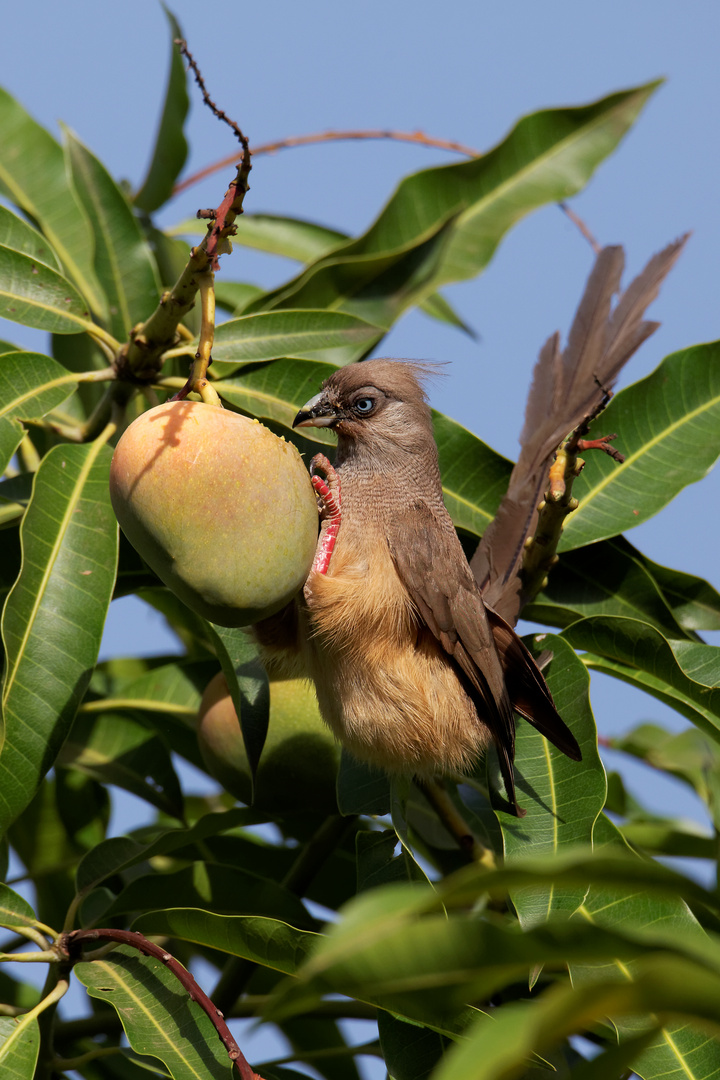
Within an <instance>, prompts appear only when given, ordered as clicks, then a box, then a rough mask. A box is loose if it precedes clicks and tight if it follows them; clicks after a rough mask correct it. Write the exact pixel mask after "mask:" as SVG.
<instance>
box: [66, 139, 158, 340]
mask: <svg viewBox="0 0 720 1080" xmlns="http://www.w3.org/2000/svg"><path fill="white" fill-rule="evenodd" d="M66 147H67V156H68V161H69V164H70V169H71V172H72V177H73V181H74V183H75V187H76V189H77V192H78V195H79V196H80V198H81V199H82V201H83V205H84V207H85V210H86V212H87V214H88V217H89V218H90V221H91V223H92V226H93V231H94V234H95V264H94V265H95V272H96V274H97V276H98V280H99V281H100V284H101V285H102V287H103V290H104V292H105V295H106V297H107V301H108V313H109V329H110V331H111V333H112V334H113V335H114V336H115V337H116V338H117V340H118V341H126V340H127V339H128V337H129V335H130V331H131V330H132V328H133V326H134V325H135V323H138V322H141V321H142V320H143V319H146V318H147V317H148V316H149V315H150V314H151V312H152V311H153V308H154V307H155V306H156V305H157V302H158V299H159V296H160V281H159V278H158V274H157V270H156V267H155V263H154V260H153V258H152V255H151V252H150V248H149V246H148V244H147V243H146V241H145V240H144V238H143V236H142V233H141V231H140V226H139V225H138V223H137V220H136V218H135V217H134V215H133V212H132V210H131V209H130V206H129V205H128V202H127V199H126V198H125V196H124V195H123V193H122V191H121V190H120V188H119V187H118V186H117V184H116V183H115V181H114V180H113V179H112V177H111V176H110V174H109V173H108V172H107V170H106V169H105V167H104V166H103V165H102V164H101V163H100V162H99V161H98V159H97V158H96V157H95V156H94V154H92V153H91V152H90V151H89V150H88V149H87V147H85V146H83V144H82V143H81V142H80V140H79V139H78V138H77V136H76V135H74V134H73V133H72V132H71V131H67V132H66Z"/></svg>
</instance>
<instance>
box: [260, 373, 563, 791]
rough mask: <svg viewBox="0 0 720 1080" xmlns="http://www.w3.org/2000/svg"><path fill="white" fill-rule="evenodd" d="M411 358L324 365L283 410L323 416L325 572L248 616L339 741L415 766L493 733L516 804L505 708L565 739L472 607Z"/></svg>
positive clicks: (446, 760)
mask: <svg viewBox="0 0 720 1080" xmlns="http://www.w3.org/2000/svg"><path fill="white" fill-rule="evenodd" d="M424 374H426V369H424V368H423V366H422V365H419V364H413V363H410V362H406V361H392V360H372V361H366V362H363V363H361V364H354V365H351V366H348V367H345V368H342V369H340V370H338V371H337V372H335V373H334V374H333V375H332V376H331V377H330V378H329V379H328V380H327V381H326V382H325V383H324V384H323V387H322V389H321V392H320V394H318V395H317V396H316V397H315V398H313V399H312V401H310V402H308V404H307V406H305V408H304V409H303V410H301V412H300V413H298V416H297V418H296V424H297V425H309V424H314V425H320V426H329V427H332V428H333V429H334V430H335V432H336V433H337V436H338V449H337V455H336V461H335V468H336V470H337V474H338V477H339V479H340V487H341V512H342V521H341V525H340V530H339V535H338V538H337V543H336V546H335V549H334V551H333V554H332V557H331V560H330V566H329V569H328V572H327V574H319V573H316V572H312V573H311V574H310V576H309V578H308V581H307V584H306V587H305V593H304V602H303V603H300V604H299V605H298V606H297V607H296V609H295V610H294V612H292V613H286V614H285V615H284V616H282V617H275V618H274V619H273V620H269V621H268V622H267V623H265V624H261V626H260V627H259V628H257V634H258V639H259V641H260V643H261V646H263V647H264V651H265V655H266V658H268V659H269V661H270V663H271V664H272V663H277V662H278V660H281V661H286V660H287V658H288V656H295V658H296V660H297V661H298V662H299V663H300V665H301V667H302V668H304V670H305V672H306V673H307V674H308V675H309V676H310V677H311V678H312V680H313V682H314V683H315V687H316V690H317V696H318V701H319V703H320V710H321V712H322V715H323V717H324V719H325V720H326V722H327V723H328V725H329V726H330V727H331V729H332V730H333V731H334V732H335V734H336V735H337V737H338V739H340V741H341V742H342V743H343V745H345V746H346V747H347V748H348V749H349V750H350V751H351V752H352V753H353V754H355V755H356V756H357V757H358V758H361V759H362V760H365V761H369V762H371V763H373V764H375V765H379V766H381V767H383V768H385V769H388V770H390V771H394V772H398V771H403V772H410V773H414V774H417V775H420V776H424V777H429V776H433V775H441V774H444V773H445V774H446V773H457V772H463V771H466V770H467V769H469V768H470V767H471V766H472V764H473V763H474V761H475V760H476V759H477V758H478V756H479V754H480V753H481V752H482V751H483V749H484V748H485V747H486V746H487V744H488V742H489V741H490V739H492V740H493V741H494V742H495V745H496V746H497V748H498V752H499V756H500V764H501V768H502V772H503V777H504V780H505V784H506V787H507V790H508V794H509V795H510V798H511V800H512V802H513V804H514V805H515V806H517V804H516V802H515V790H514V782H513V768H512V766H513V757H514V747H515V725H514V716H513V713H514V710H517V711H519V712H521V713H522V714H523V715H524V716H526V718H527V719H528V720H529V721H530V722H531V723H532V724H533V725H534V726H535V727H536V728H537V729H538V730H539V731H541V732H542V734H543V735H545V736H546V737H547V738H549V739H550V740H551V741H552V742H553V743H554V744H555V745H556V746H558V747H559V748H560V749H561V750H563V751H564V752H565V753H566V754H568V755H569V756H570V757H572V758H576V759H579V757H580V751H579V749H578V746H577V743H576V741H575V739H574V738H573V736H572V734H571V733H570V731H569V730H568V728H567V727H566V725H565V724H564V722H563V721H562V720H561V718H560V716H559V715H558V713H557V711H556V709H555V706H554V704H553V701H552V698H551V696H550V693H549V691H548V689H547V686H546V684H545V680H544V679H543V677H542V675H541V673H540V671H539V669H538V668H537V665H536V664H535V661H534V660H533V658H532V657H531V655H530V653H529V652H528V650H527V649H526V648H525V646H524V645H523V643H522V642H521V641H520V639H519V638H518V637H517V635H516V634H515V633H514V631H513V630H512V629H511V627H510V626H508V625H507V624H506V623H505V622H503V620H502V619H501V618H500V617H499V616H498V615H496V614H495V613H494V612H492V611H490V610H489V609H487V608H486V606H485V604H484V602H483V599H482V596H481V594H480V591H479V589H478V586H477V584H476V583H475V579H474V578H473V575H472V572H471V570H470V568H469V566H468V563H467V560H466V558H465V555H464V553H463V550H462V547H461V545H460V542H459V540H458V537H457V534H456V532H455V528H454V526H453V524H452V521H451V519H450V515H449V514H448V512H447V510H446V508H445V505H444V503H443V498H442V486H441V480H440V470H439V466H438V454H437V447H436V445H435V441H434V438H433V429H432V420H431V414H430V409H429V407H428V405H427V401H426V398H425V394H424V392H423V388H422V384H421V381H420V380H421V378H422V376H423V375H424Z"/></svg>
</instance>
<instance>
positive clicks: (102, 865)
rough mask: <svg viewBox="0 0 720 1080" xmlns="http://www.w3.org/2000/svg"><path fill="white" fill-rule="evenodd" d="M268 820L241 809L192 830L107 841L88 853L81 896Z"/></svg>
mask: <svg viewBox="0 0 720 1080" xmlns="http://www.w3.org/2000/svg"><path fill="white" fill-rule="evenodd" d="M263 820H266V819H264V818H262V817H260V816H259V815H258V814H254V813H253V811H252V810H247V809H245V808H244V807H237V808H235V809H234V810H225V811H222V812H221V813H213V814H205V816H204V817H202V818H200V820H199V821H197V822H195V824H194V825H193V826H192V827H191V828H189V829H165V828H152V827H151V828H150V829H149V830H147V832H145V833H143V834H141V836H140V837H139V838H137V839H133V838H132V837H130V836H117V837H112V838H111V839H109V840H105V841H104V842H103V843H102V844H98V845H97V847H96V848H95V849H94V850H93V851H90V852H88V854H87V855H86V856H85V858H84V859H83V860H82V862H81V863H80V865H79V866H78V869H77V875H76V884H77V889H78V892H89V891H90V889H93V888H95V887H96V886H98V885H100V884H101V883H102V882H103V881H105V879H106V878H108V877H111V876H112V875H113V874H117V873H120V872H121V871H123V870H127V869H129V868H130V867H131V866H137V864H138V863H142V862H146V861H147V860H148V859H151V858H153V857H154V856H156V855H167V854H168V853H169V852H171V851H176V850H177V849H178V848H185V847H191V846H192V845H194V844H200V843H201V842H202V841H203V840H206V839H207V838H208V837H210V836H215V835H217V834H218V833H226V832H228V831H229V830H231V829H234V828H238V827H240V826H243V825H255V824H257V823H258V822H260V821H263Z"/></svg>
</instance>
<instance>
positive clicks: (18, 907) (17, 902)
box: [0, 884, 37, 932]
mask: <svg viewBox="0 0 720 1080" xmlns="http://www.w3.org/2000/svg"><path fill="white" fill-rule="evenodd" d="M36 921H37V920H36V918H35V913H34V911H33V909H32V908H31V907H30V905H29V904H28V902H27V900H23V898H22V896H18V894H17V893H16V892H13V890H12V889H11V888H10V886H9V885H2V884H0V925H2V926H5V927H18V928H19V929H20V928H22V927H25V926H34V925H35V923H36ZM20 932H22V930H21V929H20Z"/></svg>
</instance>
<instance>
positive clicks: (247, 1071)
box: [58, 928, 262, 1080]
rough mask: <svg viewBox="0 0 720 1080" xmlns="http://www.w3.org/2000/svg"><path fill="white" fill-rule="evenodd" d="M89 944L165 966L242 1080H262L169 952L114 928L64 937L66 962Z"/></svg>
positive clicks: (79, 955)
mask: <svg viewBox="0 0 720 1080" xmlns="http://www.w3.org/2000/svg"><path fill="white" fill-rule="evenodd" d="M87 941H92V942H95V941H114V942H116V943H117V944H119V945H129V946H130V948H133V949H137V950H138V952H141V953H143V955H144V956H152V957H153V959H155V960H159V961H160V962H161V963H163V964H164V965H165V967H166V968H167V969H168V971H170V972H172V974H173V975H174V976H175V978H176V979H177V980H178V982H179V983H180V985H181V986H182V987H183V989H184V990H185V991H186V992H187V994H188V996H189V997H190V999H191V1001H194V1002H196V1003H197V1004H198V1005H199V1006H200V1008H201V1009H202V1010H203V1012H204V1013H205V1014H206V1015H207V1016H208V1017H209V1019H210V1022H211V1023H212V1025H213V1027H214V1028H215V1030H216V1031H217V1033H218V1035H219V1037H220V1040H221V1041H222V1043H223V1045H224V1047H225V1049H226V1050H227V1053H228V1057H229V1058H230V1060H231V1062H232V1063H233V1065H234V1066H235V1068H236V1069H237V1071H238V1073H239V1074H240V1076H241V1077H242V1080H262V1078H260V1077H258V1074H257V1073H255V1072H253V1070H252V1069H251V1068H250V1066H249V1064H248V1062H247V1060H246V1059H245V1056H244V1055H243V1052H242V1050H241V1049H240V1047H239V1046H238V1044H237V1043H236V1042H235V1039H234V1038H233V1036H232V1032H231V1031H230V1028H229V1027H228V1026H227V1024H226V1023H225V1019H224V1017H223V1014H222V1013H221V1012H220V1010H219V1009H217V1008H216V1007H215V1006H214V1005H213V1003H212V1001H211V1000H210V998H209V997H208V996H207V994H206V993H205V991H204V990H203V989H202V988H201V987H200V986H198V984H197V982H196V981H195V979H194V978H193V976H192V975H191V974H190V972H189V971H188V970H187V969H186V968H184V967H183V966H182V964H181V963H180V962H179V961H178V960H176V959H175V957H174V956H172V955H171V954H170V953H169V952H167V950H166V949H163V948H161V947H160V946H159V945H156V944H155V943H154V942H152V941H148V939H147V938H146V937H144V936H143V934H139V933H137V932H136V931H133V930H114V929H112V928H108V929H101V930H72V931H71V932H70V933H69V934H63V935H62V936H61V938H60V940H59V943H58V944H59V948H60V949H61V950H62V951H63V952H64V953H65V955H66V956H67V958H68V959H69V960H71V961H73V962H75V961H77V960H80V959H82V958H83V954H82V944H83V942H87Z"/></svg>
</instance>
